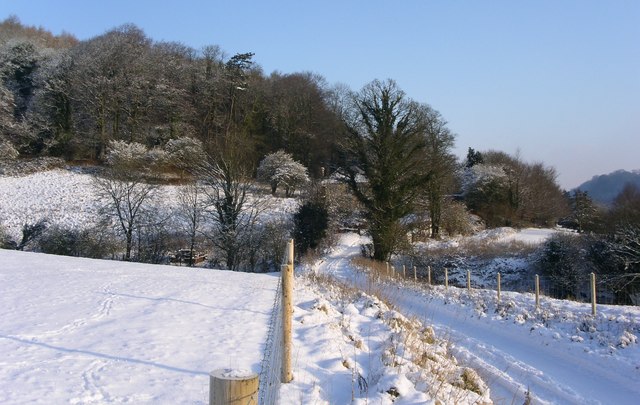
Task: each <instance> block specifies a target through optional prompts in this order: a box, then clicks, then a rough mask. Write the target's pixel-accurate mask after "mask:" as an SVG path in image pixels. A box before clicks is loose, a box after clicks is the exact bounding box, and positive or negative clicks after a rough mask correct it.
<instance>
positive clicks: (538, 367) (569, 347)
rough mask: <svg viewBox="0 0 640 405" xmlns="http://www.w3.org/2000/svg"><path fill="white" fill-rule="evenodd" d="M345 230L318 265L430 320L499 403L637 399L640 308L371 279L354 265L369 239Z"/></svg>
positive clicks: (639, 395) (632, 401) (319, 269)
mask: <svg viewBox="0 0 640 405" xmlns="http://www.w3.org/2000/svg"><path fill="white" fill-rule="evenodd" d="M364 242H366V241H364V240H363V239H362V237H360V236H358V235H353V234H349V235H345V236H343V237H342V239H341V241H340V244H339V245H338V246H337V247H336V248H335V249H334V251H333V252H332V253H331V254H330V255H329V256H328V257H327V258H326V259H325V260H323V261H321V262H319V263H318V264H317V265H316V266H315V269H314V271H315V272H320V273H327V274H330V275H332V276H334V277H337V278H339V279H341V280H344V281H347V282H350V283H352V284H354V285H358V286H361V287H362V288H364V289H374V290H376V291H378V292H379V293H380V294H382V295H384V296H385V297H386V298H387V299H388V300H389V301H390V302H391V303H393V304H394V305H395V306H396V308H397V310H398V311H399V312H401V313H402V314H404V315H405V316H409V317H415V318H416V319H418V320H420V321H422V322H423V323H424V324H426V325H432V326H433V327H434V328H435V330H436V332H437V336H438V337H440V338H442V339H445V340H448V341H449V342H450V343H451V346H452V347H451V349H452V352H453V353H455V355H456V357H457V358H458V359H459V360H460V361H462V362H464V363H465V364H468V365H469V366H471V367H473V368H475V369H476V370H478V372H479V373H480V375H481V376H482V377H483V378H484V380H485V381H486V382H487V383H488V384H489V387H490V389H491V398H492V399H493V401H494V402H495V403H504V404H511V403H523V402H524V401H525V399H526V395H527V394H526V392H529V396H530V397H531V398H532V399H534V403H543V404H544V403H557V404H636V403H638V398H640V348H639V346H638V336H640V308H638V307H630V306H608V305H599V306H598V313H597V315H596V316H595V317H593V316H592V315H591V312H590V311H591V307H590V305H589V304H583V303H576V302H570V301H562V300H554V299H550V298H543V299H542V302H541V306H540V309H538V310H536V308H535V302H534V298H533V296H532V295H531V294H519V293H504V292H503V294H502V300H501V302H498V301H497V297H496V293H495V291H491V290H472V291H471V292H468V291H467V290H466V289H458V288H453V287H451V288H449V289H448V290H447V289H445V288H444V287H442V286H438V287H431V288H429V287H426V286H424V285H421V286H420V285H416V284H415V283H413V282H410V281H409V282H407V281H393V282H383V283H381V284H377V283H372V281H371V280H370V279H368V278H367V275H366V274H363V273H362V272H357V271H355V270H354V269H353V267H352V266H351V265H350V258H352V257H354V256H356V255H358V254H359V252H360V244H361V243H364Z"/></svg>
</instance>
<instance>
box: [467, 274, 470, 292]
mask: <svg viewBox="0 0 640 405" xmlns="http://www.w3.org/2000/svg"><path fill="white" fill-rule="evenodd" d="M467 291H469V292H471V271H470V270H467Z"/></svg>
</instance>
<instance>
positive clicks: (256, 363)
mask: <svg viewBox="0 0 640 405" xmlns="http://www.w3.org/2000/svg"><path fill="white" fill-rule="evenodd" d="M178 189H179V187H178V186H166V187H162V189H161V195H162V200H161V201H160V202H159V205H160V208H159V209H168V210H170V209H172V206H174V205H175V196H176V194H177V191H178ZM267 198H269V197H267ZM268 204H270V208H269V210H268V212H267V213H266V214H265V215H268V216H275V215H287V214H288V213H290V212H291V211H292V210H293V209H295V207H296V206H297V202H296V200H294V199H269V201H268ZM97 207H98V201H97V200H96V198H95V197H94V191H93V186H92V180H91V176H90V175H89V174H83V173H78V172H74V171H73V170H62V169H57V170H52V171H48V172H40V173H35V174H32V175H29V176H23V177H8V176H0V221H2V223H3V225H4V226H5V228H6V229H7V230H8V231H9V233H10V235H11V236H12V237H14V238H17V237H18V236H19V234H20V228H21V227H22V225H23V224H24V223H27V222H31V223H33V222H35V221H37V220H38V219H40V218H49V220H50V221H51V222H52V223H57V224H61V225H64V226H69V227H71V226H77V227H80V228H82V227H86V226H90V225H91V224H92V223H94V222H95V221H97V220H98V209H97ZM554 232H557V230H548V229H534V228H530V229H523V230H520V231H516V230H513V229H511V228H499V229H495V230H489V231H485V232H483V233H480V234H478V235H475V236H474V237H473V238H476V239H477V240H487V241H490V242H491V243H497V244H500V243H510V241H519V242H524V243H527V244H533V245H535V244H538V243H541V242H542V241H544V240H545V239H546V238H548V237H549V236H550V235H552V234H553V233H554ZM367 242H368V241H367V240H366V239H364V238H363V237H361V236H359V235H356V234H343V235H341V237H340V240H339V243H338V244H337V246H335V248H334V249H333V250H332V251H330V252H328V253H327V254H326V255H325V256H324V257H323V258H322V259H321V260H319V261H318V262H316V263H314V264H313V265H310V266H308V267H307V268H303V267H301V268H300V269H298V270H297V272H298V273H299V276H298V277H297V278H296V289H295V294H294V295H295V310H294V328H293V330H294V350H293V362H294V365H293V373H294V381H293V382H292V383H290V384H285V385H283V386H282V388H281V391H280V397H281V403H283V404H289V403H296V404H300V403H305V404H306V403H317V404H350V403H356V404H365V403H376V404H378V403H380V404H390V403H394V404H416V403H427V404H432V403H437V402H438V401H440V402H442V403H451V402H456V403H461V404H463V403H482V402H486V403H488V402H491V401H493V402H494V403H498V404H504V403H508V404H511V403H524V402H525V401H526V399H527V397H530V398H531V399H532V400H533V402H534V403H539V404H551V403H558V404H560V403H562V404H564V403H568V404H610V403H611V404H612V403H615V404H623V405H624V404H634V403H636V402H637V398H638V397H640V348H639V346H638V336H640V308H638V307H629V306H607V305H599V306H598V312H597V315H596V316H595V317H594V316H592V315H591V314H590V309H591V308H590V305H589V304H583V303H576V302H570V301H561V300H554V299H550V298H547V297H542V299H541V305H540V308H539V309H536V308H535V304H534V298H533V296H532V295H531V294H519V293H514V292H508V291H503V292H502V300H501V302H498V301H497V298H496V294H495V291H492V290H485V289H472V291H471V292H469V291H467V290H466V289H459V288H455V287H450V288H449V289H445V288H444V287H442V286H434V287H428V286H424V285H418V284H416V283H414V282H412V281H406V280H402V281H401V280H398V281H393V282H391V281H385V280H382V281H380V282H378V281H377V280H374V279H369V278H367V274H366V273H364V272H363V271H362V270H361V269H356V268H354V267H353V266H352V264H351V258H352V257H354V256H356V255H358V254H359V253H360V245H361V244H362V243H367ZM443 243H444V242H443ZM446 243H449V244H452V245H455V244H456V243H460V241H453V243H452V242H451V241H448V242H446ZM499 265H500V266H501V267H503V268H505V269H509V268H514V267H517V266H521V263H519V262H518V259H517V258H505V259H504V260H502V261H501V262H500V264H499ZM470 270H471V272H472V275H473V276H474V277H477V279H476V278H474V282H473V285H474V286H476V285H483V284H484V283H485V282H484V281H483V280H487V279H488V277H489V275H486V274H476V269H474V268H470ZM300 273H304V274H300ZM323 277H325V278H326V277H331V278H335V279H337V280H339V281H340V282H342V283H345V284H347V285H351V286H356V287H358V289H359V290H360V291H356V292H352V293H349V294H346V295H345V294H344V293H341V292H340V291H339V290H340V288H337V287H335V286H333V287H332V284H331V283H329V284H326V283H325V284H323V283H321V282H320V281H321V280H322V278H323ZM276 282H277V275H273V274H240V273H233V272H227V271H220V270H203V269H190V268H178V267H170V266H152V265H143V264H134V263H123V262H115V261H97V260H90V259H78V258H67V257H56V256H50V255H43V254H36V253H23V252H14V251H5V250H0V308H2V312H1V313H2V315H1V316H0V403H3V404H5V403H6V404H23V403H71V404H92V403H100V404H106V403H136V404H180V403H190V404H193V403H195V404H198V403H207V400H208V382H209V373H210V372H211V371H213V370H217V369H221V368H222V369H228V370H230V371H228V373H229V375H241V374H242V375H244V374H245V373H257V372H259V371H260V361H261V359H262V352H263V349H264V343H265V339H266V334H267V329H268V325H267V324H268V322H269V315H270V312H271V308H272V305H273V300H274V294H275V289H276ZM485 285H489V284H485ZM411 330H418V331H420V333H422V334H425V335H424V336H425V339H426V337H429V339H428V340H429V341H431V337H433V342H430V343H429V344H428V345H424V346H421V347H422V348H423V349H424V350H425V351H424V353H425V354H426V355H427V356H426V357H427V358H430V359H436V360H437V366H436V365H434V364H435V363H427V365H425V364H418V363H420V362H419V361H417V360H416V357H415V356H416V354H419V353H418V352H417V351H416V349H415V347H413V346H412V345H409V344H407V342H409V341H410V340H411V339H410V338H409V337H410V336H413V335H411V333H410V331H411ZM432 334H433V336H432ZM425 367H426V369H428V370H429V372H428V373H425V370H426V369H425ZM474 370H475V371H474ZM429 375H435V376H440V380H435V381H434V380H433V379H432V380H429V378H428V376H429ZM436 381H437V384H436ZM468 382H471V383H473V384H476V385H477V386H478V387H480V389H479V390H478V391H480V393H479V394H478V393H474V392H472V391H468V390H462V389H461V388H460V387H461V386H462V385H466V383H468ZM473 384H471V385H473ZM434 386H435V387H437V388H438V390H437V391H438V392H435V393H434V392H433V390H432V389H431V388H433V387H434ZM486 387H488V388H486ZM430 389H431V390H430ZM527 392H528V393H529V394H527ZM396 395H398V396H397V397H395V396H396Z"/></svg>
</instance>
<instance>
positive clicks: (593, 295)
mask: <svg viewBox="0 0 640 405" xmlns="http://www.w3.org/2000/svg"><path fill="white" fill-rule="evenodd" d="M386 268H387V274H386V276H387V277H390V278H399V279H408V277H407V273H406V269H405V265H402V274H400V273H399V272H398V273H396V272H395V271H394V266H392V265H390V264H389V262H386ZM389 269H390V270H391V274H389ZM443 271H444V287H445V289H448V288H449V271H448V269H447V268H446V267H444V268H443ZM426 276H427V279H426V280H427V284H428V285H429V286H432V285H434V284H432V278H431V266H427V273H426ZM409 278H410V277H409ZM413 280H414V281H415V282H418V277H417V269H416V266H413ZM465 281H466V283H465V284H466V288H467V291H469V292H470V291H471V289H472V286H471V271H470V270H467V271H466V280H465ZM540 281H541V280H540V276H539V275H538V274H536V275H535V276H534V282H533V292H534V297H535V301H534V302H535V307H536V309H539V308H540V295H541V289H540ZM596 286H597V284H596V275H595V273H590V274H589V297H588V298H589V302H590V303H591V314H592V315H594V316H595V315H596V310H597V291H596ZM529 291H531V290H529ZM496 292H497V301H498V302H500V301H501V298H502V297H501V293H502V280H501V274H500V273H499V272H498V273H496ZM583 302H584V301H583Z"/></svg>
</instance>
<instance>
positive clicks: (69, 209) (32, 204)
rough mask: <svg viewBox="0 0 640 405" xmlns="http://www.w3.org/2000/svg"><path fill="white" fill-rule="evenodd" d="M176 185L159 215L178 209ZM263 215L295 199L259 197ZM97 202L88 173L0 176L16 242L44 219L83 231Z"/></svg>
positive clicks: (0, 207)
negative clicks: (27, 226)
mask: <svg viewBox="0 0 640 405" xmlns="http://www.w3.org/2000/svg"><path fill="white" fill-rule="evenodd" d="M179 190H180V186H162V187H161V188H160V190H159V192H158V195H157V197H158V198H157V200H156V210H157V212H159V213H169V214H170V213H171V212H172V211H173V210H175V209H176V207H177V206H178V202H177V196H178V192H179ZM262 198H263V200H264V201H263V204H264V208H263V211H264V213H265V215H268V216H269V217H277V216H278V215H287V214H288V213H290V212H292V211H293V210H295V209H296V207H297V201H296V200H295V199H291V198H288V199H282V198H272V197H271V196H269V195H265V196H262ZM100 206H101V202H100V200H99V199H98V197H97V196H96V189H95V185H94V182H93V176H92V175H91V174H87V173H83V172H82V171H80V170H78V169H76V168H69V169H54V170H49V171H41V172H37V173H33V174H29V175H27V176H0V224H1V225H2V226H4V227H5V229H6V231H7V232H8V233H9V235H10V236H11V237H13V239H19V237H20V230H21V229H22V226H23V225H24V224H27V223H30V224H33V223H36V222H37V221H38V220H40V219H47V220H48V221H49V222H50V224H51V225H53V224H57V225H62V226H65V227H68V228H74V229H84V228H87V227H90V226H92V225H95V224H96V223H97V222H98V221H99V213H98V210H99V207H100Z"/></svg>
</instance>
